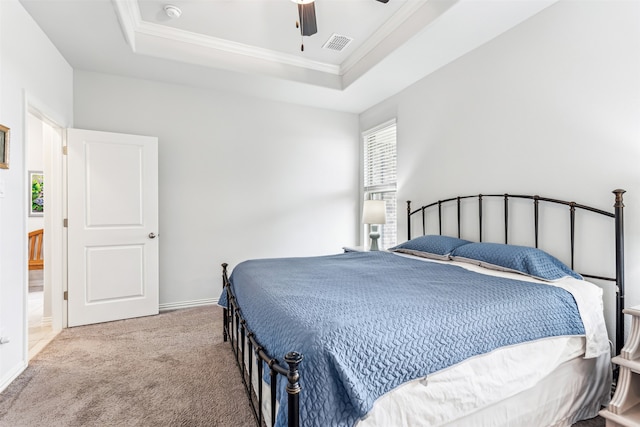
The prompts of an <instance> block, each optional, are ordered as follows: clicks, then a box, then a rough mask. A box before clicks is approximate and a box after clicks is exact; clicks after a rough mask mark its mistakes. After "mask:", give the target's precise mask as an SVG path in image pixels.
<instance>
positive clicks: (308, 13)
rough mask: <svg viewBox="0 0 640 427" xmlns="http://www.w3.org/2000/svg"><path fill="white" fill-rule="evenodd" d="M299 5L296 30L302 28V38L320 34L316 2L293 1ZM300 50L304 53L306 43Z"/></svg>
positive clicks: (385, 1) (380, 0) (385, 0)
mask: <svg viewBox="0 0 640 427" xmlns="http://www.w3.org/2000/svg"><path fill="white" fill-rule="evenodd" d="M291 1H292V2H294V3H297V5H298V17H299V20H298V21H296V28H300V35H301V36H312V35H314V34H315V33H317V32H318V23H317V22H316V4H315V0H291ZM376 1H379V2H380V3H388V2H389V0H376ZM300 50H301V51H304V43H302V44H300Z"/></svg>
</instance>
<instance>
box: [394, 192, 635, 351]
mask: <svg viewBox="0 0 640 427" xmlns="http://www.w3.org/2000/svg"><path fill="white" fill-rule="evenodd" d="M613 193H614V194H615V203H614V205H613V207H614V211H613V212H608V211H604V210H601V209H597V208H594V207H591V206H585V205H581V204H578V203H575V202H569V201H565V200H558V199H550V198H548V197H541V196H527V195H521V194H476V195H471V196H456V197H452V198H449V199H444V200H438V201H437V202H433V203H430V204H428V205H424V206H421V207H420V208H418V209H416V210H413V211H412V210H411V201H407V229H408V234H407V237H408V239H411V230H412V227H411V220H412V217H413V215H416V214H420V215H421V219H422V234H426V224H427V214H428V213H429V212H431V209H430V208H434V209H433V210H435V208H436V207H437V212H435V213H434V214H435V215H437V217H438V233H439V234H442V218H443V214H442V207H443V206H444V205H448V204H451V203H455V205H456V213H457V225H458V237H461V226H462V220H461V219H462V213H461V212H462V203H461V202H462V201H463V200H465V199H476V200H477V202H478V231H479V241H482V238H483V231H482V224H483V220H482V213H483V212H482V205H483V200H485V199H488V198H492V199H495V198H501V199H503V200H504V243H509V201H510V200H511V199H529V200H532V201H533V202H532V203H533V211H534V213H533V218H534V219H533V228H534V239H535V247H536V248H537V247H538V237H539V230H540V228H539V219H540V216H539V204H540V202H545V203H552V204H557V205H565V206H568V207H569V220H570V228H571V230H570V244H571V268H572V269H573V268H574V255H575V225H576V215H575V214H576V210H577V209H581V210H584V211H588V212H593V213H595V214H598V215H604V216H606V217H611V218H613V219H614V222H615V243H616V256H615V264H616V265H615V277H603V276H595V275H589V274H582V275H583V276H584V277H588V278H592V279H598V280H605V281H610V282H615V283H616V354H620V350H621V349H622V346H623V344H624V314H623V313H622V310H623V309H624V228H623V227H624V221H623V208H624V204H623V202H622V195H623V194H624V193H625V190H620V189H618V190H613Z"/></svg>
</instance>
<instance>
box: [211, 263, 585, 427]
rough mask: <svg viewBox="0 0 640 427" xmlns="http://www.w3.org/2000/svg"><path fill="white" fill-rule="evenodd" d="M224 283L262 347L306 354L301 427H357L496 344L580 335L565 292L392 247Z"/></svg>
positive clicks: (249, 267) (250, 266)
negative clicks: (384, 398) (406, 388)
mask: <svg viewBox="0 0 640 427" xmlns="http://www.w3.org/2000/svg"><path fill="white" fill-rule="evenodd" d="M230 281H231V284H232V289H233V292H234V294H235V295H236V298H237V301H238V303H239V305H240V307H241V310H242V314H243V316H244V317H245V319H246V321H247V326H248V327H249V328H250V329H251V330H253V331H254V332H255V334H256V337H257V338H258V340H259V341H260V342H261V344H262V345H263V346H264V347H265V349H266V350H267V352H268V353H269V354H271V355H272V356H273V357H275V358H277V359H278V360H280V361H282V362H283V360H284V357H283V356H284V355H285V354H286V353H288V352H290V351H297V352H299V353H302V354H303V355H304V361H303V362H302V364H301V365H300V372H301V379H300V384H301V386H302V393H301V419H302V425H303V426H318V427H326V426H352V425H353V424H354V423H355V422H356V421H357V420H358V418H360V417H362V416H364V415H365V414H366V413H367V412H368V411H369V410H370V409H371V407H372V405H373V402H374V401H375V400H376V398H378V397H379V396H381V395H383V394H384V393H386V392H388V391H390V390H391V389H393V388H395V387H397V386H398V385H400V384H402V383H404V382H406V381H409V380H412V379H415V378H420V377H423V376H425V375H427V374H430V373H432V372H435V371H438V370H440V369H443V368H446V367H448V366H451V365H454V364H456V363H458V362H461V361H463V360H465V359H467V358H469V357H472V356H474V355H478V354H482V353H486V352H489V351H491V350H494V349H496V348H498V347H501V346H507V345H512V344H518V343H522V342H525V341H529V340H535V339H539V338H544V337H550V336H560V335H582V334H584V327H583V325H582V321H581V319H580V315H579V313H578V309H577V306H576V303H575V301H574V299H573V297H572V296H571V294H570V293H568V292H566V291H565V290H563V289H560V288H558V287H555V286H549V285H544V284H537V283H530V282H522V281H517V280H510V279H504V278H497V277H491V276H485V275H482V274H479V273H475V272H471V271H468V270H465V269H463V268H461V267H457V266H453V265H443V264H437V263H432V262H424V261H421V260H414V259H410V258H405V257H401V256H398V255H394V254H392V253H387V252H366V253H357V252H352V253H346V254H339V255H332V256H323V257H312V258H281V259H264V260H252V261H246V262H243V263H241V264H239V265H238V266H236V267H235V268H234V269H233V274H232V275H231V277H230ZM220 304H221V305H224V304H226V295H224V292H223V295H222V297H221V298H220ZM283 365H285V366H286V364H285V363H284V362H283ZM279 382H280V387H279V388H278V400H279V402H280V405H281V407H280V411H279V413H278V417H277V420H276V425H277V426H279V427H282V426H286V421H285V418H286V412H287V411H286V398H284V399H282V398H281V397H283V396H285V394H284V393H285V392H284V386H285V383H286V379H285V380H280V381H279Z"/></svg>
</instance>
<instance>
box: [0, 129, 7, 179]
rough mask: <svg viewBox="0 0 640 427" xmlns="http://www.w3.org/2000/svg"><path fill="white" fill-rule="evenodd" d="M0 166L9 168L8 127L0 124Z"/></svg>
mask: <svg viewBox="0 0 640 427" xmlns="http://www.w3.org/2000/svg"><path fill="white" fill-rule="evenodd" d="M0 168H1V169H9V128H8V127H6V126H2V125H0Z"/></svg>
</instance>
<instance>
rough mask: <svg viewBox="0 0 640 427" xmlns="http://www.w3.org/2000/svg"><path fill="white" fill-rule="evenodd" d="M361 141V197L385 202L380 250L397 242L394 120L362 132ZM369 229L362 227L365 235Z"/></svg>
mask: <svg viewBox="0 0 640 427" xmlns="http://www.w3.org/2000/svg"><path fill="white" fill-rule="evenodd" d="M362 140H363V142H364V198H365V199H375V200H384V201H386V209H387V212H386V213H387V223H386V224H384V225H383V226H382V227H381V233H380V234H381V236H380V238H381V241H380V242H379V246H380V248H381V249H387V248H390V247H392V246H395V245H396V230H397V227H396V224H397V203H396V181H397V175H396V163H397V161H396V121H395V119H393V120H391V121H389V122H386V123H383V124H381V125H380V126H376V127H375V128H373V129H369V130H368V131H365V132H363V133H362ZM368 235H369V230H368V229H366V230H365V236H368Z"/></svg>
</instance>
